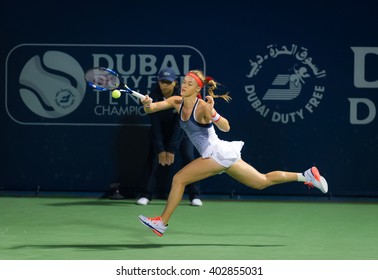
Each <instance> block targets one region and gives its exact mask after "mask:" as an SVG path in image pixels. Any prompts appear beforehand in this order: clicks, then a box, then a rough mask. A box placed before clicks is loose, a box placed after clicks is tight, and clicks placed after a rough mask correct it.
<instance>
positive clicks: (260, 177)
mask: <svg viewBox="0 0 378 280" xmlns="http://www.w3.org/2000/svg"><path fill="white" fill-rule="evenodd" d="M226 173H227V174H228V175H230V176H231V177H232V178H234V179H236V180H238V181H239V182H240V183H242V184H244V185H246V186H248V187H251V188H254V189H258V190H262V189H265V188H266V187H269V186H272V185H275V184H281V183H287V182H294V181H298V175H297V173H295V172H286V171H272V172H269V173H267V174H262V173H260V172H259V171H257V170H256V169H255V168H254V167H253V166H251V165H249V164H248V163H246V162H245V161H243V160H239V161H237V162H236V163H234V164H233V165H232V166H231V167H230V168H229V169H227V170H226Z"/></svg>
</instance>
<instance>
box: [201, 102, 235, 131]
mask: <svg viewBox="0 0 378 280" xmlns="http://www.w3.org/2000/svg"><path fill="white" fill-rule="evenodd" d="M205 98H206V109H205V116H204V117H205V120H208V121H212V122H213V124H215V125H216V126H217V127H218V128H219V130H221V131H223V132H228V131H230V129H231V127H230V124H229V122H228V120H227V119H226V118H225V117H223V116H221V115H220V114H219V113H218V112H217V111H216V110H215V108H214V98H213V97H212V96H209V95H208V96H206V97H205Z"/></svg>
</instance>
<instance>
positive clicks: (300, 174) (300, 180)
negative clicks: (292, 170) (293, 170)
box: [297, 173, 306, 182]
mask: <svg viewBox="0 0 378 280" xmlns="http://www.w3.org/2000/svg"><path fill="white" fill-rule="evenodd" d="M297 175H298V182H305V181H306V177H305V176H303V174H302V173H297Z"/></svg>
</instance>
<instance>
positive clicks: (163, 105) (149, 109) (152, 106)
mask: <svg viewBox="0 0 378 280" xmlns="http://www.w3.org/2000/svg"><path fill="white" fill-rule="evenodd" d="M181 100H182V97H181V96H171V97H169V98H167V99H165V100H163V101H159V102H152V99H151V98H150V97H149V96H148V95H146V96H145V98H144V99H143V100H142V103H143V109H144V111H145V112H146V113H147V114H151V113H154V112H158V111H162V110H167V109H171V108H175V109H176V110H178V108H179V106H180V105H179V104H180V103H181Z"/></svg>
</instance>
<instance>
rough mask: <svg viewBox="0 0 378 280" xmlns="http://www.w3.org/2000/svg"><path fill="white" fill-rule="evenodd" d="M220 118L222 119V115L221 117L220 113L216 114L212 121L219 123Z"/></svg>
mask: <svg viewBox="0 0 378 280" xmlns="http://www.w3.org/2000/svg"><path fill="white" fill-rule="evenodd" d="M220 118H221V115H219V114H218V113H215V115H214V116H212V117H211V119H212V120H213V122H217V121H219V120H220Z"/></svg>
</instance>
